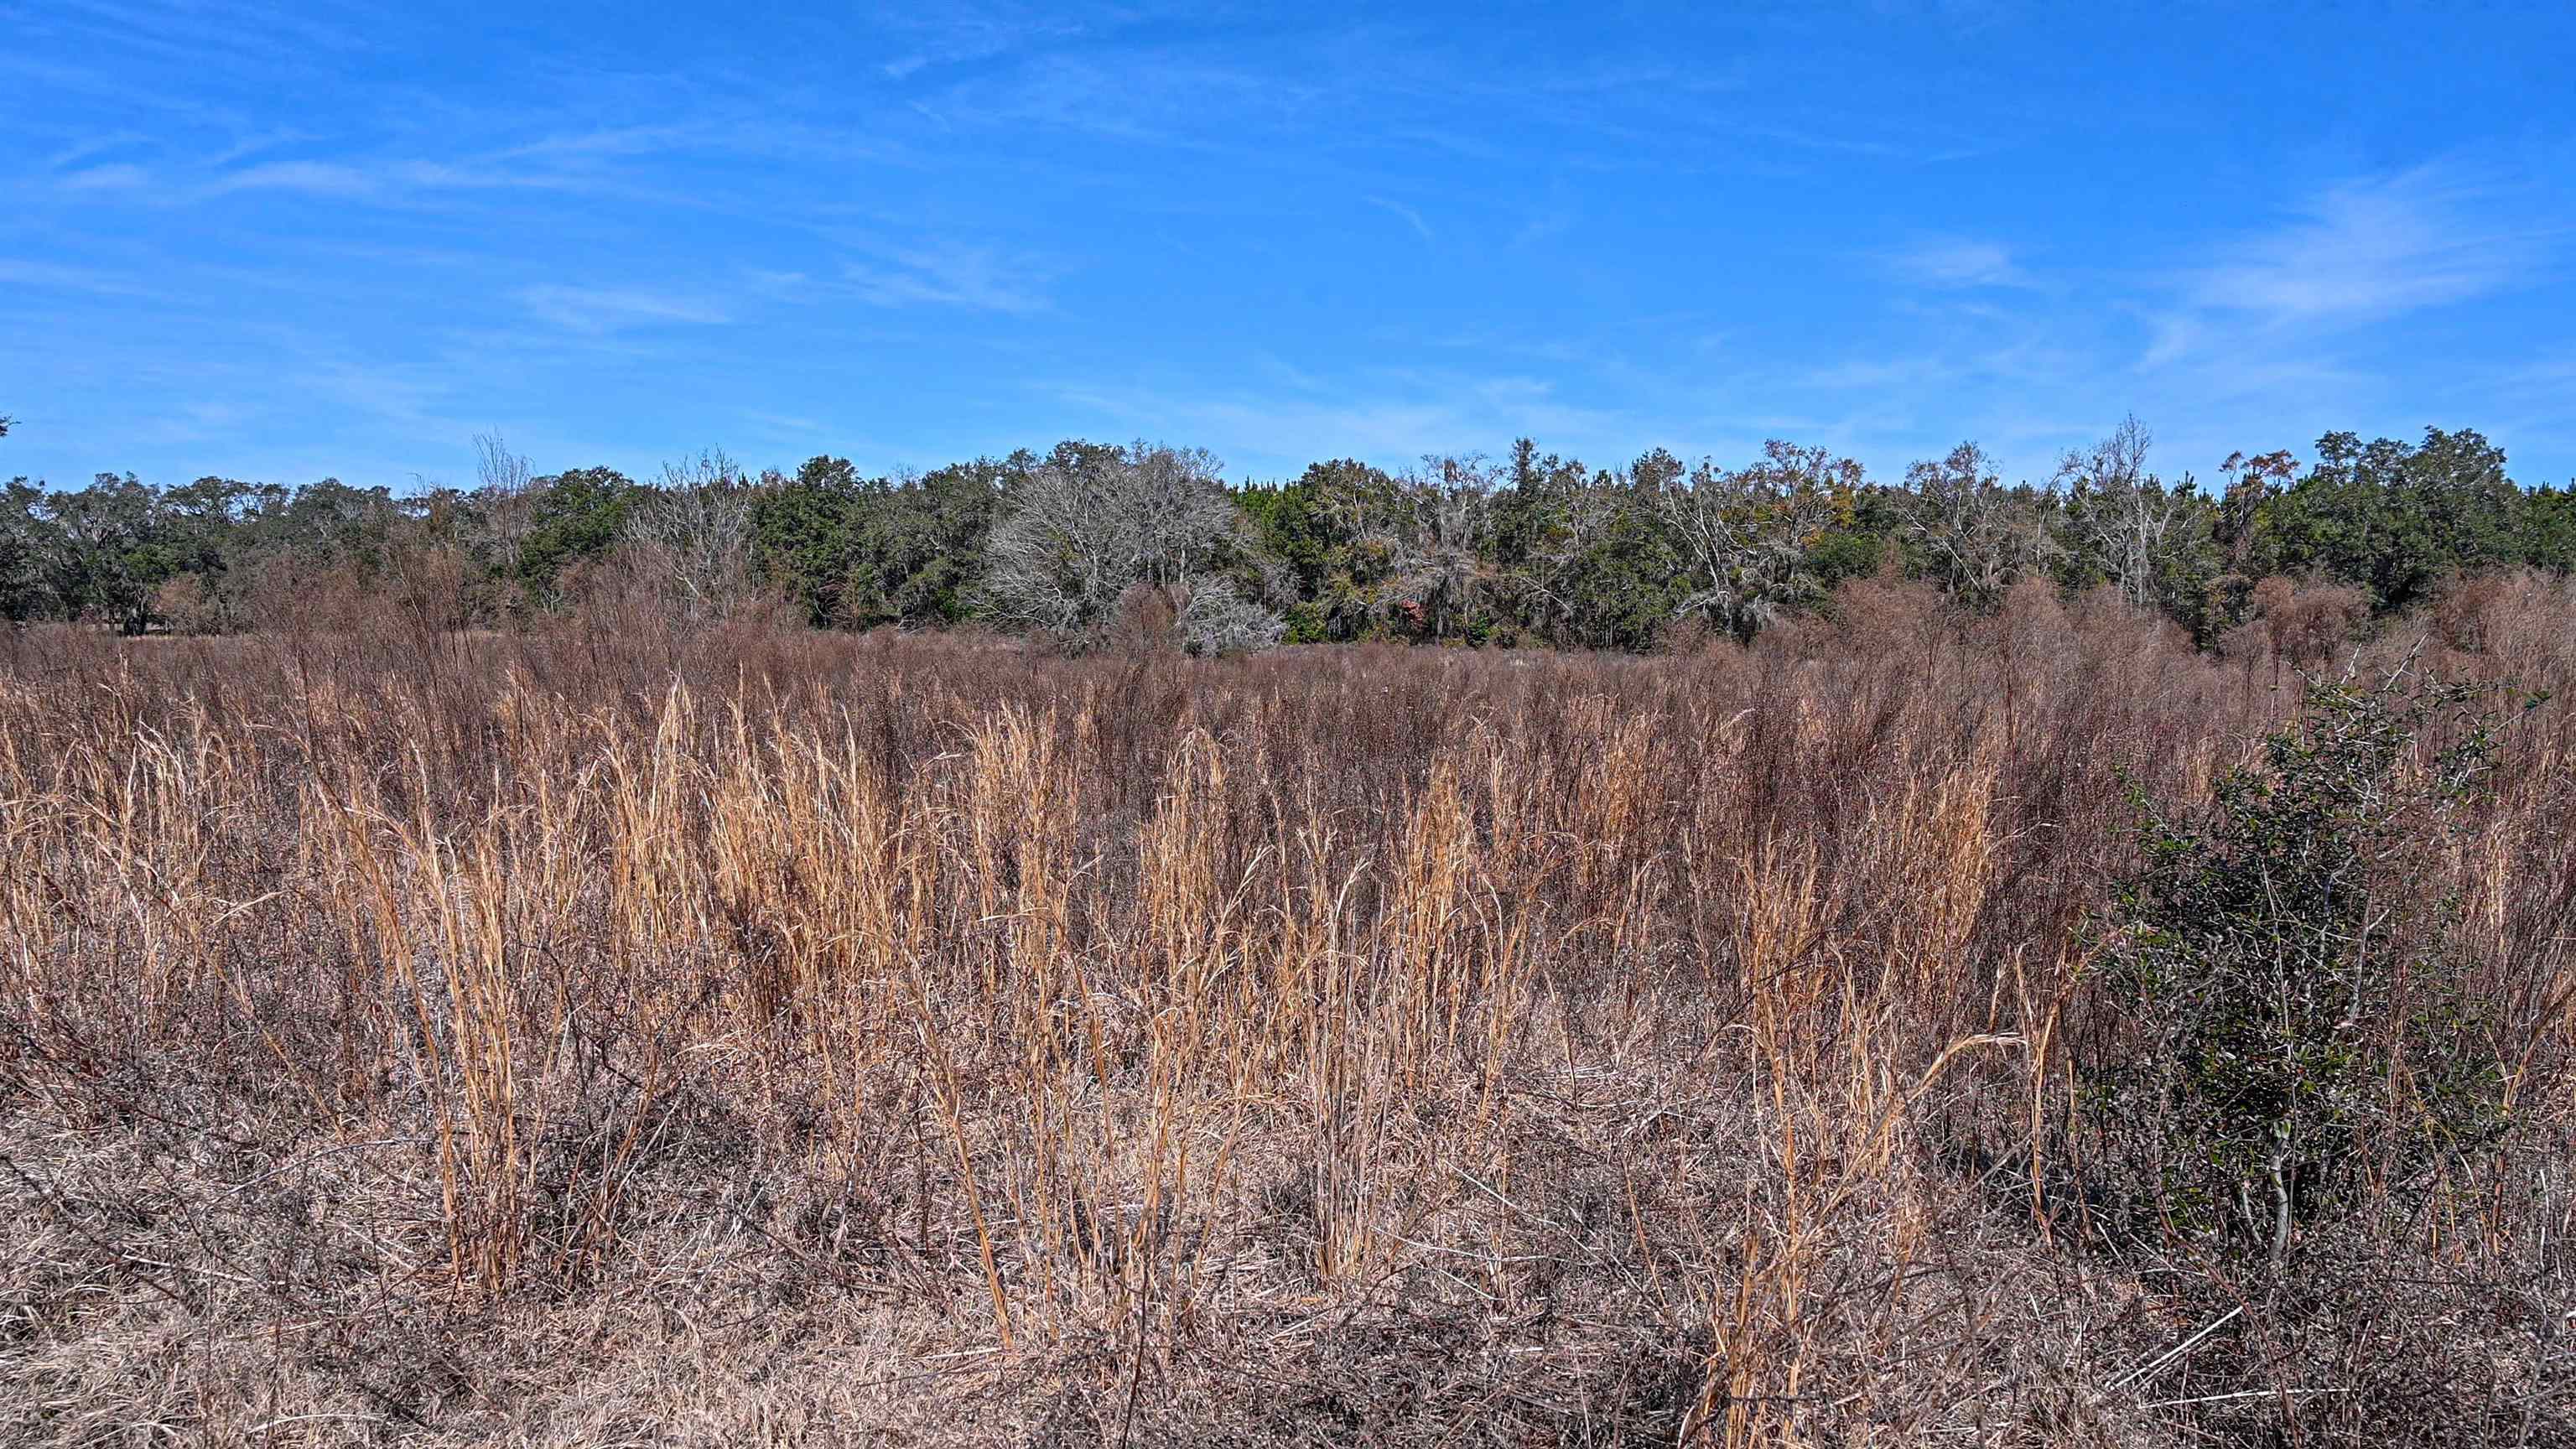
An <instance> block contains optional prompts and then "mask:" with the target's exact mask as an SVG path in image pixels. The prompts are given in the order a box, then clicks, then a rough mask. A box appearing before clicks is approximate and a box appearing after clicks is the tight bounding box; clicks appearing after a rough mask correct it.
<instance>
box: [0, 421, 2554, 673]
mask: <svg viewBox="0 0 2576 1449" xmlns="http://www.w3.org/2000/svg"><path fill="white" fill-rule="evenodd" d="M5 430H6V425H5V423H0V433H5ZM2149 445H2150V438H2149V435H2148V432H2147V430H2146V429H2145V428H2144V427H2143V426H2141V425H2140V424H2139V423H2138V422H2137V421H2136V420H2135V419H2131V420H2129V421H2127V422H2125V423H2123V424H2122V425H2121V427H2120V428H2119V429H2118V430H2116V431H2115V432H2114V433H2113V434H2112V435H2111V436H2109V437H2107V438H2104V439H2103V440H2102V441H2101V442H2099V443H2097V444H2095V445H2094V446H2092V447H2090V448H2086V449H2082V450H2078V451H2074V452H2070V453H2068V454H2067V455H2065V457H2064V458H2063V459H2061V460H2060V462H2059V464H2058V466H2057V468H2056V470H2055V471H2054V473H2053V474H2052V476H2050V477H2049V478H2047V479H2045V480H2042V481H2037V482H2033V481H2023V482H2019V483H2014V484H2006V483H2004V482H2003V481H2002V480H2001V478H2000V477H1999V476H1998V470H1997V468H1996V465H1995V463H1994V461H1993V460H1992V459H1991V458H1990V457H1989V456H1988V455H1987V454H1986V453H1985V452H1984V451H1983V450H1982V449H1980V448H1979V447H1977V446H1976V445H1975V444H1973V443H1964V444H1961V445H1960V446H1959V447H1957V448H1955V449H1953V450H1951V451H1950V452H1949V453H1948V454H1947V455H1945V456H1943V457H1940V458H1936V459H1926V460H1924V461H1921V462H1917V463H1915V464H1913V465H1912V466H1911V467H1909V468H1908V469H1907V470H1906V471H1905V474H1904V476H1903V477H1902V478H1901V479H1897V480H1893V481H1882V480H1875V479H1872V478H1871V477H1869V476H1868V474H1867V473H1866V471H1865V470H1864V469H1863V468H1862V467H1861V466H1860V465H1859V464H1858V463H1856V462H1854V461H1853V460H1851V459H1849V458H1845V457H1839V456H1836V455H1835V454H1834V453H1833V452H1832V451H1831V450H1828V449H1823V448H1810V447H1800V446H1797V445H1794V444H1790V443H1786V442H1772V443H1769V444H1766V445H1765V446H1764V447H1763V449H1762V451H1761V454H1760V456H1758V457H1756V458H1754V459H1753V460H1751V461H1749V462H1746V463H1743V464H1740V465H1734V466H1729V465H1726V464H1722V463H1720V462H1718V461H1717V460H1715V459H1712V458H1705V457H1704V458H1702V459H1700V460H1699V461H1698V462H1696V463H1685V462H1684V461H1683V460H1682V459H1681V458H1680V457H1678V456H1676V455H1675V454H1673V453H1671V452H1668V451H1665V450H1663V449H1656V450H1654V451H1651V452H1648V453H1646V454H1645V455H1644V456H1642V457H1639V458H1637V459H1635V460H1634V461H1632V462H1630V463H1628V464H1626V465H1625V466H1622V467H1616V468H1593V467H1588V466H1586V465H1585V464H1583V463H1581V462H1579V461H1577V460H1574V459H1570V458H1563V457H1559V456H1557V455H1555V454H1542V453H1541V452H1540V451H1539V450H1538V448H1537V446H1536V445H1535V444H1533V443H1531V442H1530V441H1528V440H1526V439H1524V440H1522V441H1520V442H1517V443H1515V444H1514V445H1513V447H1512V448H1511V450H1510V451H1509V453H1508V454H1507V455H1506V456H1505V457H1503V458H1501V459H1499V460H1496V459H1491V458H1487V457H1483V456H1473V457H1433V458H1427V459H1425V460H1424V461H1423V463H1422V464H1421V465H1420V466H1418V467H1415V468H1409V469H1404V470H1400V471H1389V470H1386V469H1382V468H1378V467H1373V466H1371V465H1368V464H1365V463H1360V462H1356V461H1352V460H1348V459H1342V460H1334V461H1328V462H1320V463H1316V464H1314V465H1312V466H1310V467H1308V468H1307V469H1306V470H1305V471H1304V472H1303V473H1301V474H1300V475H1298V476H1297V477H1295V478H1293V479H1287V480H1283V481H1276V482H1262V483H1247V484H1231V483H1229V482H1227V481H1226V479H1225V478H1224V477H1223V475H1222V474H1221V472H1220V470H1219V465H1218V464H1217V461H1216V460H1215V459H1214V458H1212V457H1211V456H1209V455H1208V454H1207V453H1205V452H1203V451H1197V450H1189V449H1180V448H1172V447H1166V446H1160V445H1149V444H1144V443H1136V444H1131V445H1126V446H1108V445H1102V444H1096V443H1088V442H1079V441H1069V442H1064V443H1059V444H1057V445H1056V446H1055V447H1054V448H1052V449H1050V450H1048V451H1046V452H1044V453H1037V452H1032V451H1026V450H1023V451H1020V452H1015V453H1013V454H1011V455H1010V456H1008V457H1006V458H1001V459H992V458H979V459H977V460H975V461H973V462H967V463H957V464H953V465H950V466H948V467H944V468H940V469H937V470H935V471H932V472H928V473H904V474H900V475H896V476H891V477H889V476H869V475H867V474H863V473H862V472H861V471H860V470H859V469H858V468H856V467H854V466H853V465H852V464H851V463H850V462H849V460H847V459H844V458H837V457H828V456H824V457H816V458H813V459H811V460H809V461H807V462H806V463H805V464H804V465H803V466H801V467H799V468H797V469H796V470H795V471H793V472H781V471H778V470H775V469H772V470H767V471H763V472H760V473H757V474H754V473H751V472H749V471H748V470H746V469H744V468H742V467H741V466H739V465H738V464H736V463H734V462H733V461H732V460H731V459H729V458H727V457H725V456H723V455H722V454H719V453H708V454H704V455H702V456H700V457H699V458H697V459H694V460H691V461H688V462H685V463H681V464H674V465H670V466H666V467H665V468H664V470H663V472H662V475H661V476H660V477H658V478H652V479H646V480H640V481H639V480H637V479H633V478H629V477H627V476H626V475H624V474H622V473H620V472H618V471H616V470H614V469H610V468H578V469H571V470H567V471H564V472H561V473H555V474H550V475H545V476H536V475H534V474H532V472H531V470H530V468H529V465H528V463H527V461H526V460H525V459H524V458H521V457H520V456H518V455H517V454H515V453H512V452H511V451H510V450H509V449H508V448H507V447H506V446H505V445H504V444H503V443H502V442H501V441H500V440H499V439H498V438H494V437H486V438H482V439H478V440H477V453H478V474H479V476H478V479H477V483H476V486H474V487H472V488H450V487H436V488H423V489H420V490H417V491H414V492H411V493H408V494H400V495H398V494H396V493H394V492H393V491H392V490H390V489H387V488H382V487H376V488H357V487H352V486H349V485H347V484H344V483H341V482H339V481H337V480H331V479H326V480H324V481H322V482H319V483H313V484H309V485H306V486H303V487H297V488H289V487H285V486H282V485H278V484H273V483H244V482H237V481H234V480H231V479H225V478H217V477H206V478H200V479H197V480H196V481H194V482H191V483H187V484H183V485H176V486H168V487H156V486H154V485H152V484H148V483H145V482H143V481H141V480H139V479H137V478H136V477H135V476H134V475H132V474H130V473H128V474H123V475H117V474H100V475H98V476H97V477H96V478H95V479H94V480H93V481H92V482H91V483H90V484H89V485H88V486H87V487H84V488H78V489H49V488H45V487H42V486H39V485H36V484H33V483H30V482H29V481H28V480H27V479H25V478H23V477H21V478H17V479H14V480H12V481H11V482H10V483H9V484H8V485H7V497H6V502H5V506H0V616H5V617H6V618H7V619H9V620H11V621H12V622H18V623H23V622H27V621H33V620H48V619H50V620H71V621H88V622H92V623H96V624H99V625H102V626H106V627H112V628H115V629H117V630H120V631H122V632H125V633H128V634H142V633H147V632H153V631H158V630H171V631H181V632H226V631H233V630H241V629H251V628H260V627H269V626H274V625H277V624H279V623H282V622H286V621H289V620H292V619H310V618H311V617H313V615H314V611H315V609H316V608H317V607H318V605H317V603H316V601H317V600H318V599H324V598H328V597H335V596H336V597H355V598H359V599H364V600H375V601H381V600H385V599H391V600H393V601H394V602H397V603H399V604H402V605H404V606H405V607H408V608H410V609H412V610H414V611H415V612H416V613H417V614H418V615H419V616H420V618H421V619H422V621H423V622H424V623H428V624H432V625H435V626H437V627H442V628H475V627H509V626H512V625H515V624H519V623H525V622H530V621H534V620H538V619H542V618H544V617H545V616H547V615H550V614H555V613H559V612H562V611H564V610H567V609H570V608H573V607H576V606H578V605H581V604H583V603H585V602H588V601H593V600H597V599H600V598H603V597H618V598H623V599H626V600H628V601H630V602H635V603H638V604H640V605H642V606H644V607H649V608H652V609H655V610H658V611H661V612H663V613H665V614H667V615H669V616H671V617H673V618H676V619H680V620H686V621H708V620H715V619H722V618H729V617H736V616H739V615H741V614H743V613H745V612H746V611H751V610H757V609H767V610H772V611H777V610H785V611H789V612H792V613H793V614H795V615H797V616H800V617H802V618H803V619H804V620H806V621H808V622H810V623H812V624H814V625H817V626H824V627H839V628H852V629H863V628H870V627H876V626H880V625H897V626H903V627H931V626H941V625H956V624H966V623H982V624H985V625H988V626H992V627H998V628H1003V629H1008V630H1013V631H1021V632H1028V633H1033V634H1041V635H1044V636H1047V637H1049V638H1053V639H1056V640H1059V641H1062V642H1064V643H1066V644H1068V645H1071V646H1074V647H1082V646H1085V645H1093V644H1098V643H1101V642H1103V641H1105V640H1107V639H1109V638H1111V637H1113V636H1115V635H1118V634H1120V633H1121V632H1122V631H1124V632H1127V633H1133V632H1135V631H1139V630H1141V631H1144V632H1146V633H1148V634H1151V635H1154V636H1156V637H1158V638H1169V639H1175V640H1178V641H1179V642H1181V643H1183V644H1185V645H1186V646H1187V647H1189V648H1190V649H1192V650H1194V651H1198V652H1233V651H1240V650H1248V649H1258V648H1263V647H1267V646H1270V645H1274V644H1278V643H1282V642H1288V643H1306V642H1324V641H1339V640H1363V639H1398V640H1412V641H1421V642H1441V643H1448V642H1459V643H1468V644H1553V645H1559V646H1567V647H1579V648H1600V649H1630V650H1634V649H1643V648H1647V647H1651V646H1653V645H1654V644H1656V643H1657V642H1658V641H1659V640H1661V639H1663V638H1665V637H1666V636H1667V634H1668V632H1669V631H1672V630H1674V629H1676V628H1681V629H1685V630H1695V631H1701V632H1706V633H1711V634H1723V635H1731V636H1733V637H1736V638H1739V639H1750V638H1751V637H1752V636H1753V635H1754V634H1755V633H1757V632H1758V631H1759V630H1760V629H1761V628H1763V627H1764V626H1765V625H1766V624H1769V623H1772V622H1774V621H1778V620H1782V619H1786V618H1791V617H1795V616H1798V615H1801V614H1807V613H1812V612H1816V611H1819V610H1824V609H1828V608H1830V607H1831V601H1832V599H1833V596H1834V591H1835V589H1836V587H1837V585H1839V584H1841V583H1842V582H1844V581H1846V580H1849V579H1852V578H1855V577H1860V576H1866V575H1876V574H1901V575H1903V576H1905V577H1908V578H1912V579H1916V580H1920V581H1923V582H1925V583H1928V584H1930V585H1932V586H1935V587H1937V588H1938V589H1939V590H1940V591H1941V592H1942V593H1943V594H1945V595H1946V596H1947V597H1948V598H1949V599H1950V600H1951V601H1952V602H1953V603H1955V604H1956V605H1958V606H1960V607H1962V608H1965V609H1969V610H1983V609H1988V608H1991V607H1993V606H1994V605H1995V604H1996V603H1997V602H1999V601H2000V600H2001V598H2002V597H2003V595H2004V593H2005V592H2006V591H2007V590H2009V589H2011V588H2012V587H2014V586H2015V585H2017V584H2019V583H2022V582H2024V581H2027V580H2032V579H2041V580H2046V581H2049V582H2051V583H2054V584H2056V585H2058V586H2059V587H2061V588H2064V589H2066V590H2070V591H2079V590H2087V589H2093V588H2107V589H2110V590H2113V591H2116V592H2117V593H2118V595H2119V596H2120V597H2121V598H2122V599H2124V600H2126V601H2127V602H2128V603H2130V604H2132V605H2134V606H2136V607H2139V608H2142V609H2152V610H2156V611H2159V612H2161V613H2163V614H2164V615H2166V616H2167V617H2169V618H2171V619H2172V620H2173V621H2174V622H2175V623H2176V624H2178V625H2180V626H2181V627H2182V628H2183V629H2185V630H2187V631H2189V633H2190V634H2191V635H2192V637H2193V638H2194V639H2196V640H2198V641H2200V642H2201V643H2203V644H2205V645H2206V644H2212V643H2215V642H2216V641H2217V640H2218V639H2220V638H2221V637H2223V636H2224V635H2225V634H2226V633H2227V632H2228V631H2230V630H2232V629H2235V628H2237V627H2240V626H2242V625H2244V624H2246V623H2247V622H2249V621H2250V620H2251V619H2253V618H2254V617H2255V616H2256V615H2258V614H2260V613H2262V612H2263V611H2264V607H2265V604H2264V601H2265V599H2266V598H2267V597H2270V596H2269V595H2267V594H2266V593H2265V591H2264V581H2265V580H2267V579H2274V578H2295V579H2301V580H2311V581H2315V582H2319V583H2324V584H2328V585H2333V586H2337V587H2339V588H2341V589H2343V590H2345V591H2347V592H2348V596H2349V597H2350V598H2351V599H2352V600H2353V601H2354V604H2355V607H2356V608H2363V607H2366V608H2367V609H2369V610H2372V611H2378V612H2390V611H2399V610H2404V609H2407V608H2410V607H2413V606H2415V605H2418V604H2421V603H2423V602H2425V601H2426V600H2427V599H2428V598H2429V597H2430V596H2431V594H2432V593H2433V591H2434V590H2436V589H2437V588H2438V587H2439V586H2440V585H2441V584H2442V582H2443V581H2444V580H2446V579H2448V578H2450V577H2452V576H2454V575H2457V574H2461V573H2464V572H2470V571H2476V570H2484V569H2494V568H2509V567H2531V568H2536V569H2542V570H2548V571H2554V572H2562V573H2563V572H2566V571H2568V570H2570V569H2571V568H2576V491H2571V489H2568V488H2554V487H2543V488H2532V489H2525V488H2522V487H2519V486H2517V485H2516V484H2515V483H2514V482H2513V481H2512V480H2511V479H2510V477H2509V476H2508V475H2507V473H2506V465H2505V456H2504V453H2503V451H2502V450H2501V449H2500V448H2498V447H2497V446H2495V445H2494V444H2493V443H2491V442H2489V441H2488V440H2487V439H2486V438H2484V437H2482V436H2480V435H2479V434H2478V433H2476V432H2474V431H2466V430H2463V431H2459V432H2445V431H2443V430H2441V429H2438V428H2430V429H2427V430H2426V431H2425V433H2424V435H2423V437H2422V439H2421V440H2420V441H2417V442H2412V443H2409V442H2404V441H2399V440H2394V439H2388V438H2380V439H2376V440H2374V441H2371V442H2367V443H2365V442H2363V441H2362V440H2361V439H2360V438H2359V436H2358V435H2356V434H2353V433H2329V434H2327V435H2326V436H2325V437H2323V438H2321V439H2319V440H2318V442H2317V445H2316V449H2315V457H2314V459H2313V461H2312V462H2309V463H2306V464H2304V465H2303V464H2301V463H2300V462H2299V461H2297V460H2296V459H2295V458H2294V457H2293V455H2292V454H2290V453H2289V452H2286V451H2281V452H2272V453H2265V454H2259V455H2245V454H2238V455H2236V456H2233V457H2230V458H2229V459H2227V460H2226V461H2225V463H2224V464H2223V465H2222V466H2221V469H2220V476H2219V478H2217V479H2216V480H2213V481H2211V482H2208V483H2204V482H2202V481H2201V480H2199V479H2197V478H2195V477H2193V476H2191V475H2188V474H2185V475H2183V476H2181V477H2180V478H2178V479H2172V480H2169V479H2167V478H2165V477H2163V476H2161V475H2160V474H2158V473H2157V472H2156V471H2155V470H2154V469H2153V468H2151V467H2150V466H2149V462H2148V454H2149V450H2150V449H2149ZM2276 592H2277V591H2276Z"/></svg>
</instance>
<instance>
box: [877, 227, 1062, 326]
mask: <svg viewBox="0 0 2576 1449" xmlns="http://www.w3.org/2000/svg"><path fill="white" fill-rule="evenodd" d="M843 276H844V278H845V279H846V281H847V283H848V285H849V287H850V289H851V290H852V291H853V292H855V293H856V295H857V296H858V297H859V299H860V300H862V301H864V302H867V303H869V304H871V305H873V306H879V307H913V306H936V307H963V308H966V309H968V310H970V311H978V312H1011V313H1025V312H1038V311H1043V310H1045V309H1046V306H1047V299H1046V295H1045V290H1044V289H1045V284H1046V280H1047V278H1046V275H1045V271H1044V269H1043V268H1042V267H1041V266H1039V265H1038V264H1037V263H1035V262H1033V261H1031V260H1029V259H1026V258H1021V257H1014V256H1010V255H1007V254H1005V253H1003V252H1002V251H1000V250H999V249H997V248H994V247H990V246H963V245H954V244H941V245H934V246H921V247H911V248H905V249H902V250H898V251H893V252H889V253H887V254H886V255H885V256H884V258H883V260H881V261H872V262H851V263H849V264H847V265H846V266H845V267H844V268H843Z"/></svg>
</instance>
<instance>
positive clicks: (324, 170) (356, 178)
mask: <svg viewBox="0 0 2576 1449" xmlns="http://www.w3.org/2000/svg"><path fill="white" fill-rule="evenodd" d="M382 185H383V177H382V176H381V175H380V174H379V173H376V172H372V171H367V170H362V169H360V168H359V167H356V166H348V165H343V164H341V163H338V162H333V161H266V162H262V163H261V164H259V165H257V166H244V167H240V168H238V169H236V170H232V171H227V172H224V173H223V174H222V175H220V176H217V177H216V178H215V179H214V180H212V181H209V182H207V183H206V185H205V186H204V187H203V188H202V189H201V192H202V194H203V195H207V196H227V195H230V194H232V193H233V192H237V191H293V192H301V193H303V194H305V195H308V196H336V197H354V196H366V195H370V194H372V193H374V192H375V191H377V190H379V189H380V188H381V187H382Z"/></svg>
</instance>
